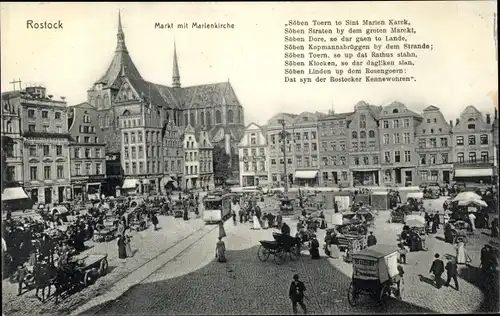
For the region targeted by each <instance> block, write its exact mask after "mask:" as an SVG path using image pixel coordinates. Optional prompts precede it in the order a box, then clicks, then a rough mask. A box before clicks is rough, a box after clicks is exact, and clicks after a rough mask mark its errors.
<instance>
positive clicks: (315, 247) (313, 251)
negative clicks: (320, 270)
mask: <svg viewBox="0 0 500 316" xmlns="http://www.w3.org/2000/svg"><path fill="white" fill-rule="evenodd" d="M309 254H310V255H311V259H320V256H319V241H318V239H317V238H316V235H315V234H313V235H312V239H311V247H310V249H309Z"/></svg>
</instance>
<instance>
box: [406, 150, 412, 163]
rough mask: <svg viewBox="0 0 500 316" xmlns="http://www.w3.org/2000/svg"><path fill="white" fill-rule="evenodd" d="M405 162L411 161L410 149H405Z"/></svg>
mask: <svg viewBox="0 0 500 316" xmlns="http://www.w3.org/2000/svg"><path fill="white" fill-rule="evenodd" d="M405 162H411V151H409V150H405Z"/></svg>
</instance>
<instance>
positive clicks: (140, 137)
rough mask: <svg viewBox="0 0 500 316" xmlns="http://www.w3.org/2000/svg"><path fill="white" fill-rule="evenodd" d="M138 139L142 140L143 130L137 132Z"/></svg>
mask: <svg viewBox="0 0 500 316" xmlns="http://www.w3.org/2000/svg"><path fill="white" fill-rule="evenodd" d="M137 141H138V142H142V132H137Z"/></svg>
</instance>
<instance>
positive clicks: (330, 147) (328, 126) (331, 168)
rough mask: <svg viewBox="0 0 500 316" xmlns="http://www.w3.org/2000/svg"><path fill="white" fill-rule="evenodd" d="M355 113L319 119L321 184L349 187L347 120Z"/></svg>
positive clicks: (330, 115)
mask: <svg viewBox="0 0 500 316" xmlns="http://www.w3.org/2000/svg"><path fill="white" fill-rule="evenodd" d="M352 114H353V112H349V113H339V114H333V113H331V114H329V115H326V116H324V117H322V118H320V119H319V121H318V133H319V141H320V147H319V152H320V156H321V159H320V173H321V176H320V184H321V185H322V186H339V187H347V186H349V178H348V175H349V153H348V152H347V140H348V130H347V118H348V117H349V116H351V115H352Z"/></svg>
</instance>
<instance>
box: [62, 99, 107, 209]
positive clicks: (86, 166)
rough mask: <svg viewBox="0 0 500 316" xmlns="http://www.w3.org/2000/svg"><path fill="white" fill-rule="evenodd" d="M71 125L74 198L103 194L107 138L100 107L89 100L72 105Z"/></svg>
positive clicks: (70, 155)
mask: <svg viewBox="0 0 500 316" xmlns="http://www.w3.org/2000/svg"><path fill="white" fill-rule="evenodd" d="M68 126H69V134H70V136H71V141H70V143H69V157H70V159H71V167H70V172H71V187H72V196H73V199H76V200H80V199H83V200H86V199H87V198H88V195H94V196H95V195H97V196H98V197H100V196H101V193H102V186H103V184H104V182H105V179H106V156H105V152H104V148H105V146H106V140H105V139H104V133H103V132H102V130H101V128H100V127H99V122H98V112H97V109H96V108H95V107H94V106H92V105H90V104H89V103H87V102H84V103H81V104H78V105H75V106H71V107H69V108H68Z"/></svg>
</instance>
